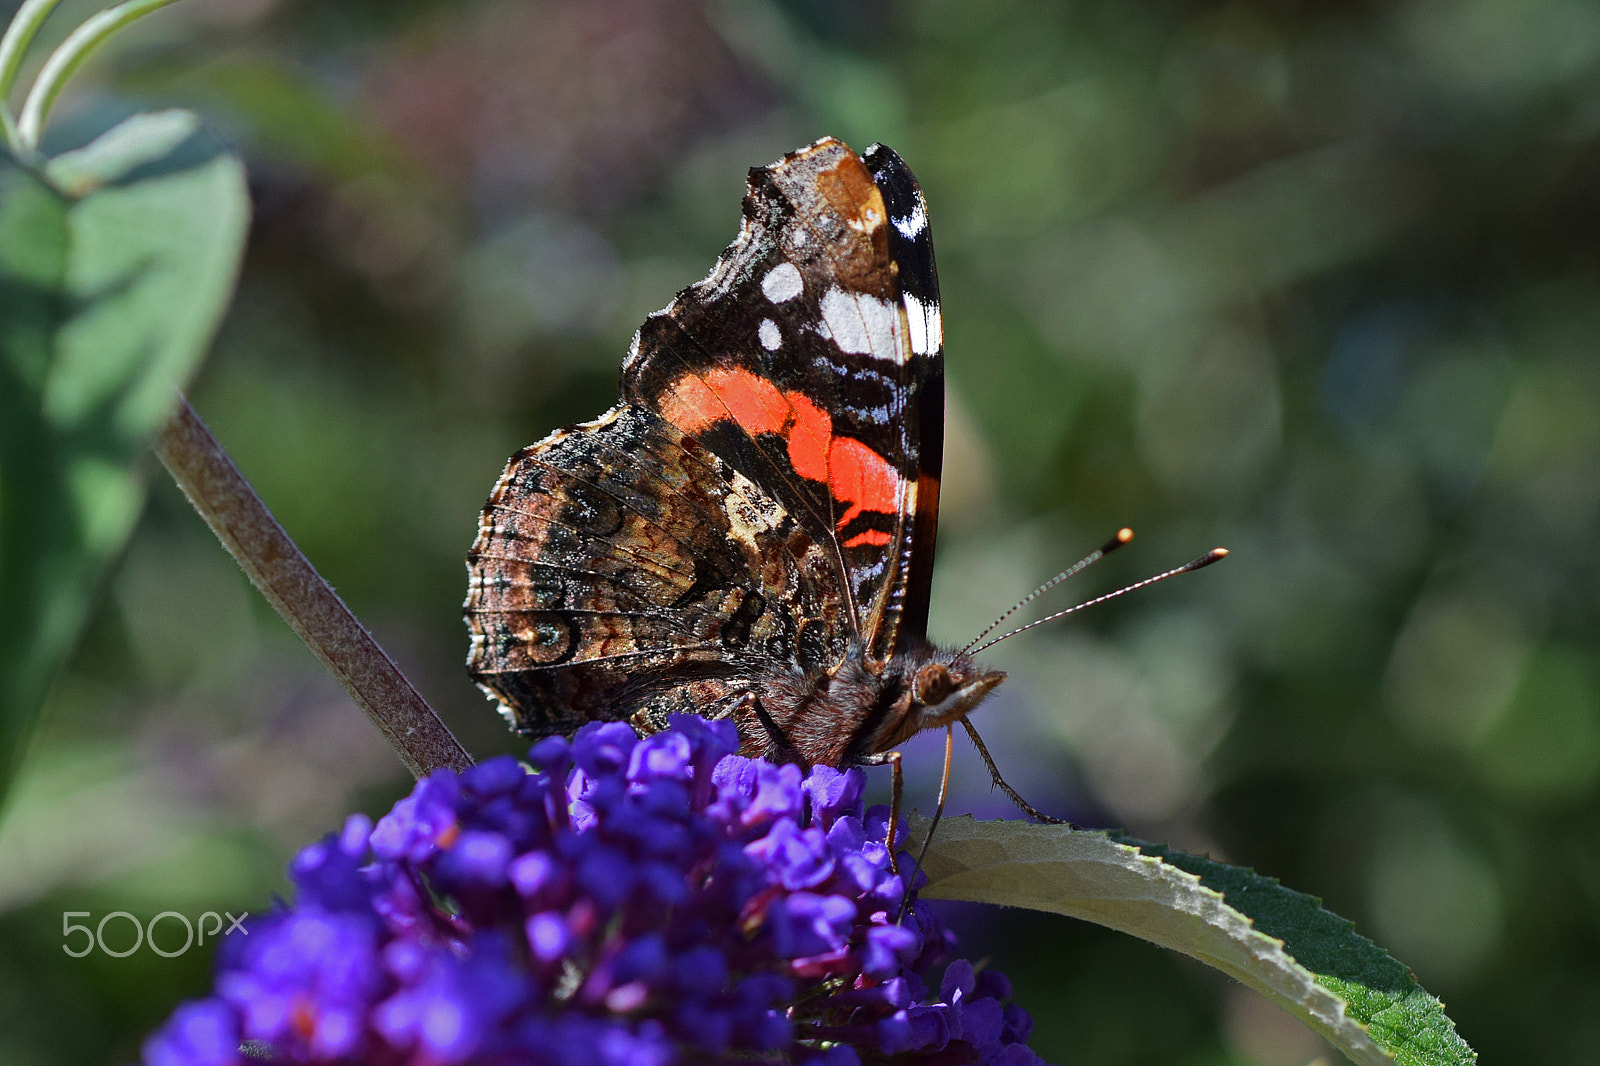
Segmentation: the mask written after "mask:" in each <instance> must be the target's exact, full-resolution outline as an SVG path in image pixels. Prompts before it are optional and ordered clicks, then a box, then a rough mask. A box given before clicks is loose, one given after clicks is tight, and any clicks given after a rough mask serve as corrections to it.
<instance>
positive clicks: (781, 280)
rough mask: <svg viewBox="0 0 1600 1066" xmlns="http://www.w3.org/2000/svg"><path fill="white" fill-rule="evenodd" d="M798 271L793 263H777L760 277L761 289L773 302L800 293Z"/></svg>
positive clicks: (789, 298)
mask: <svg viewBox="0 0 1600 1066" xmlns="http://www.w3.org/2000/svg"><path fill="white" fill-rule="evenodd" d="M801 288H802V286H801V284H800V271H799V269H798V268H797V267H796V266H795V265H794V264H793V263H779V264H778V265H777V266H775V267H773V268H772V269H771V270H769V271H767V276H766V277H764V278H762V279H761V291H762V292H764V293H766V294H767V299H769V300H771V301H772V302H773V303H775V304H781V303H783V302H784V301H786V300H792V299H794V298H795V297H796V296H799V295H800V290H801Z"/></svg>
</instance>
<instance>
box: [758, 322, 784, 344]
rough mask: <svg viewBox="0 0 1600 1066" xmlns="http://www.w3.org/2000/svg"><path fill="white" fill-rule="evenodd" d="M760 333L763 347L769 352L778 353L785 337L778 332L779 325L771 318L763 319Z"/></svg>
mask: <svg viewBox="0 0 1600 1066" xmlns="http://www.w3.org/2000/svg"><path fill="white" fill-rule="evenodd" d="M760 332H761V347H763V348H765V349H766V350H767V351H769V352H775V351H777V350H778V346H779V345H780V344H782V343H783V336H782V334H780V333H779V332H778V324H777V323H776V322H774V321H772V319H770V318H763V319H762V320H761V330H760Z"/></svg>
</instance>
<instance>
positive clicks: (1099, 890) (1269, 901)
mask: <svg viewBox="0 0 1600 1066" xmlns="http://www.w3.org/2000/svg"><path fill="white" fill-rule="evenodd" d="M917 828H918V827H916V826H913V828H912V834H913V836H915V835H916V833H917ZM923 828H925V825H924V826H923ZM924 869H925V871H926V873H927V875H928V879H929V880H928V884H927V886H926V887H924V888H923V889H922V892H921V895H922V896H924V897H925V898H929V899H958V900H971V901H974V902H978V903H996V904H1001V905H1003V906H1010V907H1026V908H1029V909H1032V910H1042V911H1054V912H1055V913H1057V914H1065V915H1068V916H1070V917H1073V918H1083V919H1086V920H1088V921H1091V922H1095V923H1098V924H1100V925H1104V926H1107V927H1109V928H1111V929H1117V930H1120V931H1122V932H1125V933H1131V934H1133V935H1134V936H1137V937H1140V938H1142V939H1144V940H1148V941H1151V942H1152V943H1155V944H1160V945H1161V946H1163V947H1167V948H1172V949H1173V950H1175V951H1181V952H1183V953H1184V954H1186V955H1192V956H1193V957H1195V958H1197V959H1199V960H1200V961H1201V962H1204V963H1206V964H1208V965H1211V966H1215V967H1216V968H1217V969H1219V970H1221V971H1222V972H1224V973H1226V974H1228V975H1229V976H1230V977H1233V978H1235V979H1236V980H1238V981H1240V982H1241V983H1243V984H1245V985H1248V986H1249V987H1251V988H1253V989H1255V990H1256V991H1258V992H1260V993H1262V994H1263V995H1265V996H1267V997H1268V998H1270V999H1271V1000H1272V1001H1273V1002H1275V1003H1277V1004H1278V1005H1279V1006H1280V1007H1282V1008H1283V1009H1284V1010H1287V1011H1288V1012H1290V1013H1291V1014H1294V1015H1296V1016H1297V1017H1299V1018H1300V1019H1302V1020H1303V1021H1305V1023H1306V1024H1307V1025H1309V1026H1311V1027H1312V1028H1313V1029H1315V1030H1316V1031H1317V1032H1319V1033H1321V1034H1322V1035H1323V1036H1324V1037H1326V1038H1327V1039H1328V1040H1329V1041H1330V1042H1331V1043H1332V1044H1333V1045H1334V1046H1335V1047H1337V1048H1339V1050H1341V1051H1343V1052H1344V1053H1345V1054H1346V1055H1348V1056H1349V1057H1350V1058H1351V1059H1352V1060H1353V1061H1355V1062H1357V1063H1362V1064H1368V1063H1370V1064H1380V1063H1391V1062H1399V1063H1403V1064H1406V1066H1447V1064H1448V1066H1466V1064H1470V1063H1474V1062H1476V1061H1477V1055H1476V1054H1475V1053H1474V1052H1473V1051H1472V1049H1471V1048H1469V1047H1468V1046H1467V1044H1466V1042H1465V1041H1463V1040H1462V1039H1461V1038H1460V1037H1459V1036H1458V1035H1457V1034H1456V1031H1455V1026H1454V1025H1453V1024H1452V1023H1451V1021H1450V1019H1449V1018H1447V1017H1446V1016H1445V1014H1444V1009H1443V1007H1442V1005H1441V1004H1440V1003H1439V1001H1438V1000H1437V999H1435V998H1434V997H1433V996H1431V995H1429V994H1428V993H1427V992H1426V991H1424V990H1423V989H1422V987H1421V986H1419V985H1418V984H1417V982H1416V978H1415V977H1413V976H1412V975H1411V973H1410V971H1409V970H1407V969H1406V967H1405V966H1403V965H1402V964H1400V963H1399V962H1397V961H1396V960H1395V959H1393V958H1391V957H1390V956H1389V955H1387V954H1385V953H1384V952H1383V951H1382V950H1381V949H1380V948H1378V947H1377V946H1376V945H1375V944H1373V943H1372V941H1370V940H1367V939H1366V938H1365V937H1362V936H1359V935H1357V934H1356V932H1355V931H1354V929H1353V928H1352V926H1351V924H1350V923H1349V922H1347V921H1345V920H1344V919H1343V918H1340V917H1339V916H1337V915H1335V914H1332V913H1330V912H1329V911H1326V910H1324V909H1323V908H1322V905H1321V904H1320V902H1319V901H1318V900H1316V899H1315V898H1314V897H1312V896H1308V895H1305V894H1304V893H1301V892H1294V891H1291V890H1290V889H1287V888H1284V887H1283V886H1282V885H1280V884H1278V882H1277V881H1274V880H1273V879H1271V878H1268V877H1263V876H1261V875H1260V874H1257V873H1255V872H1253V871H1251V870H1246V869H1243V868H1240V867H1237V866H1228V865H1226V864H1224V863H1219V862H1214V861H1212V860H1210V859H1207V858H1203V857H1200V856H1195V855H1186V854H1183V853H1182V852H1176V851H1172V850H1170V849H1168V848H1165V847H1161V846H1158V845H1153V844H1145V843H1143V842H1141V841H1136V840H1133V839H1131V838H1128V837H1123V836H1120V835H1118V834H1113V833H1106V832H1091V831H1087V830H1081V829H1072V828H1069V827H1067V826H1054V825H1033V824H1029V823H1025V822H1017V821H1000V822H978V821H974V820H973V819H971V818H955V819H949V820H947V821H945V822H943V823H942V824H941V825H940V828H939V833H938V835H937V836H936V837H935V838H934V842H933V846H932V848H931V849H930V850H929V852H928V857H927V860H926V863H925V866H924Z"/></svg>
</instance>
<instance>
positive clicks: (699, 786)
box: [144, 716, 1038, 1066]
mask: <svg viewBox="0 0 1600 1066" xmlns="http://www.w3.org/2000/svg"><path fill="white" fill-rule="evenodd" d="M737 747H738V736H737V734H736V733H735V731H734V729H733V726H732V724H731V723H728V722H706V721H704V720H702V719H699V718H694V717H688V716H681V717H678V718H675V719H674V721H673V724H672V728H671V729H670V730H668V731H666V732H664V733H660V734H657V735H655V736H651V737H648V738H645V739H643V740H641V739H639V738H638V737H637V736H636V735H635V734H634V733H633V731H632V730H631V729H630V728H628V727H627V726H626V725H623V724H620V723H609V724H604V725H591V726H586V727H585V728H583V729H581V730H579V732H578V733H577V735H576V736H574V737H573V738H572V740H571V741H570V742H569V741H567V740H565V739H563V738H560V737H551V738H548V739H545V740H541V741H540V742H539V743H538V744H536V745H535V746H534V748H533V750H532V751H531V752H530V753H529V760H528V765H524V764H522V763H519V762H517V761H516V760H513V759H509V758H500V759H492V760H489V761H487V762H485V763H482V764H481V765H479V766H476V767H473V768H472V769H470V770H467V771H466V772H464V773H462V774H460V775H455V774H450V773H445V772H437V773H434V774H433V775H431V776H430V777H428V778H427V779H426V780H423V781H421V782H419V783H418V784H417V786H416V788H415V789H414V790H413V791H412V793H411V795H410V796H408V797H406V798H405V799H403V800H401V801H400V802H399V803H397V804H396V805H395V807H394V809H393V810H392V811H390V812H389V814H388V815H386V816H385V817H384V818H383V819H381V820H380V821H379V822H378V823H377V825H376V826H373V825H372V824H371V823H370V822H369V821H367V820H366V819H364V818H362V817H360V816H352V817H351V818H350V819H349V820H348V821H347V822H346V823H345V825H344V828H343V829H342V831H341V832H340V833H339V834H337V835H333V836H329V837H328V838H326V839H324V840H322V841H320V842H318V843H316V844H313V845H311V846H310V847H308V848H306V849H304V850H303V851H301V853H300V854H299V855H298V856H296V858H295V859H294V861H293V862H292V863H291V864H290V867H289V873H290V878H291V879H292V880H293V882H294V884H295V885H296V887H297V889H298V893H297V898H296V902H295V903H294V905H293V906H292V907H289V908H287V909H283V908H280V909H279V910H277V911H275V912H273V913H271V914H268V915H265V916H263V917H260V918H258V919H256V920H254V921H252V922H250V923H249V930H250V932H249V935H248V937H238V938H230V940H229V941H227V942H225V943H224V946H223V950H222V951H221V952H219V956H218V974H217V980H216V986H215V989H214V992H213V995H212V996H211V998H209V999H205V1000H202V1001H199V1002H196V1003H188V1004H185V1005H183V1006H182V1007H180V1008H178V1010H177V1011H176V1012H174V1014H173V1015H172V1017H171V1018H170V1019H169V1020H168V1022H167V1024H166V1025H165V1026H164V1027H163V1028H162V1029H161V1030H160V1031H159V1032H157V1033H156V1034H154V1035H153V1036H151V1037H150V1039H149V1040H148V1041H146V1043H145V1047H144V1061H145V1063H146V1064H147V1066H244V1064H245V1063H247V1062H250V1061H259V1060H260V1059H261V1058H262V1057H263V1056H266V1057H267V1061H272V1062H282V1063H334V1062H339V1063H372V1064H388V1063H431V1064H438V1066H446V1064H452V1063H468V1062H472V1063H479V1062H482V1063H499V1062H506V1063H512V1062H515V1063H529V1064H534V1066H568V1064H571V1066H612V1064H615V1066H674V1064H679V1063H700V1062H710V1063H731V1062H748V1061H754V1060H759V1061H768V1062H788V1063H802V1064H813V1066H860V1064H861V1063H863V1062H881V1061H884V1060H885V1059H886V1058H887V1057H889V1056H893V1057H895V1061H896V1062H903V1063H908V1064H910V1063H919V1062H925V1063H932V1062H940V1063H946V1062H949V1063H957V1062H961V1063H967V1062H970V1063H976V1064H983V1066H1030V1064H1032V1063H1035V1062H1037V1061H1038V1060H1037V1059H1036V1058H1035V1056H1034V1055H1033V1053H1032V1052H1031V1051H1029V1050H1028V1048H1027V1046H1026V1044H1025V1041H1026V1039H1027V1037H1028V1034H1029V1032H1030V1030H1031V1029H1032V1025H1033V1023H1032V1020H1031V1019H1030V1018H1029V1017H1028V1015H1027V1013H1026V1012H1025V1011H1023V1010H1022V1009H1021V1008H1019V1007H1017V1006H1015V1005H1012V1004H1010V1003H1008V1002H1007V1001H1008V1000H1009V997H1010V994H1011V987H1010V984H1009V982H1007V981H1006V980H1005V978H1004V977H1002V976H1001V975H999V974H997V973H994V972H992V971H987V970H985V971H974V968H973V967H972V965H971V964H970V963H968V962H966V961H965V960H960V959H957V960H955V961H953V962H950V961H948V960H949V959H950V957H951V955H952V952H953V947H954V940H953V938H952V937H951V936H950V934H949V932H948V931H947V930H946V929H945V928H944V926H943V925H942V924H941V923H940V922H939V920H938V919H937V918H936V917H935V916H934V914H933V912H932V911H931V910H929V909H928V908H927V907H926V906H925V905H924V904H922V903H920V902H918V901H916V899H915V896H914V892H913V898H912V900H911V902H910V903H909V905H908V906H906V907H905V914H904V917H903V919H900V920H896V917H897V915H899V914H900V912H901V909H902V904H903V903H904V902H905V901H904V897H905V894H906V882H905V881H904V879H903V878H902V877H901V876H900V875H899V874H897V873H895V872H894V869H893V867H892V866H891V864H890V860H889V849H888V848H887V847H886V846H885V843H884V837H885V833H886V830H887V822H888V819H887V811H886V810H885V809H884V808H874V809H873V810H871V811H863V809H862V793H863V778H862V774H861V772H860V771H858V770H835V769H832V768H830V767H823V766H819V767H816V768H814V769H813V770H811V771H810V772H809V773H802V772H801V770H800V769H799V768H798V767H795V766H774V765H772V764H769V763H765V762H761V761H758V760H753V759H746V758H741V757H740V756H738V755H735V754H734V752H735V751H736V749H737ZM529 765H531V767H532V768H533V769H532V772H530V770H529V768H528V766H529ZM900 863H901V866H902V868H903V869H909V867H910V857H909V856H907V855H904V854H902V855H901V857H900ZM919 876H920V875H919ZM913 888H914V886H913ZM946 962H948V965H943V964H945V963H946ZM941 965H943V969H942V971H941V969H940V967H941ZM936 978H937V987H938V990H939V991H938V994H937V995H930V994H929V992H928V988H929V983H930V982H933V981H934V980H935V979H936ZM246 1043H247V1044H248V1045H249V1047H250V1057H249V1058H247V1057H246V1056H245V1055H244V1054H243V1053H242V1052H241V1050H240V1047H241V1044H246Z"/></svg>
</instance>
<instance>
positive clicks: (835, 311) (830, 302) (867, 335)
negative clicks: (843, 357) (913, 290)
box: [822, 285, 900, 360]
mask: <svg viewBox="0 0 1600 1066" xmlns="http://www.w3.org/2000/svg"><path fill="white" fill-rule="evenodd" d="M898 317H899V315H898V314H897V313H896V312H895V309H894V308H893V307H891V306H890V304H889V302H888V301H887V300H880V299H878V298H877V297H876V296H868V295H866V294H865V293H858V292H847V291H845V290H844V289H841V288H839V287H838V286H837V285H835V286H833V287H832V288H830V289H829V290H828V291H827V292H825V293H823V295H822V322H823V324H824V325H825V326H826V327H827V329H828V335H829V336H830V337H832V338H833V342H834V343H835V344H837V345H838V346H839V347H840V348H843V349H844V350H845V351H847V352H853V353H855V354H856V355H874V356H877V357H878V358H880V359H889V360H898V359H899V357H900V345H899V344H898V343H896V341H895V334H894V327H895V319H897V318H898Z"/></svg>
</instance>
